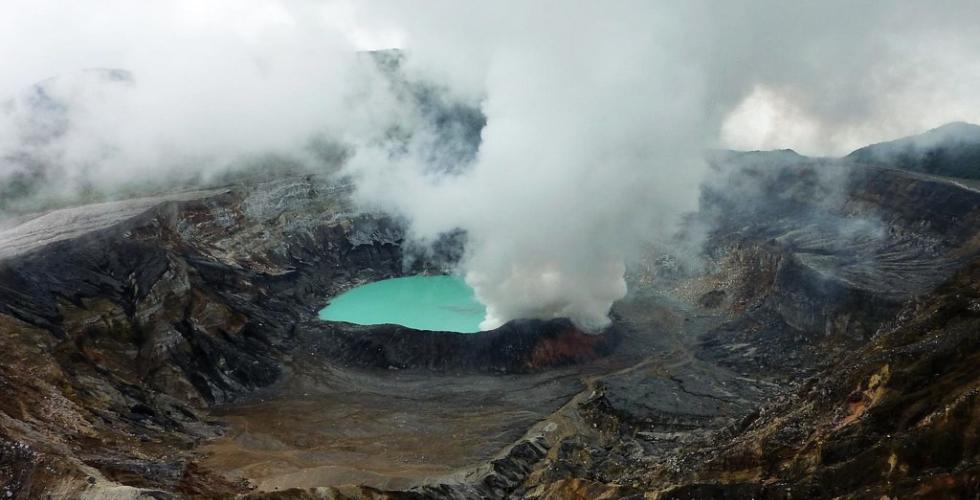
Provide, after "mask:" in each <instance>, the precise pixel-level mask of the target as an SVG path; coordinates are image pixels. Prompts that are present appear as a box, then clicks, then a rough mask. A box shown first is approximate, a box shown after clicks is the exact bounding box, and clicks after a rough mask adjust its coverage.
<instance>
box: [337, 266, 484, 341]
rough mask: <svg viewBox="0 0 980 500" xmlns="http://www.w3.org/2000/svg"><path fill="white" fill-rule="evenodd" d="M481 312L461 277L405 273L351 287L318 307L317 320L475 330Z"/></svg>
mask: <svg viewBox="0 0 980 500" xmlns="http://www.w3.org/2000/svg"><path fill="white" fill-rule="evenodd" d="M485 314H486V308H485V307H483V304H480V302H478V301H477V300H476V297H475V296H474V295H473V289H472V288H470V287H469V285H467V284H466V282H464V281H463V280H461V279H459V278H457V277H455V276H409V277H407V278H393V279H388V280H383V281H376V282H374V283H368V284H366V285H361V286H359V287H357V288H352V289H350V290H348V291H346V292H344V293H342V294H340V295H338V296H337V297H335V298H334V299H333V300H332V301H330V304H328V305H327V307H324V308H323V309H321V310H320V319H322V320H327V321H346V322H348V323H356V324H359V325H381V324H385V323H393V324H397V325H404V326H407V327H409V328H415V329H417V330H437V331H446V332H460V333H476V332H478V331H480V322H481V321H483V317H484V315H485Z"/></svg>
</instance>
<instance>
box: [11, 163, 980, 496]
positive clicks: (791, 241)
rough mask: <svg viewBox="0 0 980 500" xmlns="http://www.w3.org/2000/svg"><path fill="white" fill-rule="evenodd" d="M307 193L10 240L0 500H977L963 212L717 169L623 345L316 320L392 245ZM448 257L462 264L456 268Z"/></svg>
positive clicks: (901, 194) (241, 197)
mask: <svg viewBox="0 0 980 500" xmlns="http://www.w3.org/2000/svg"><path fill="white" fill-rule="evenodd" d="M346 193H347V187H346V186H344V185H338V184H331V183H330V182H329V181H325V180H322V179H316V178H309V177H285V178H282V179H278V180H275V181H267V182H261V183H246V184H244V185H238V186H233V187H229V188H223V189H216V190H210V191H196V192H187V193H178V194H173V195H168V196H161V197H156V198H146V199H138V200H129V201H125V202H118V203H108V204H100V205H90V206H86V207H79V208H70V209H63V210H57V211H53V212H49V213H46V214H38V215H35V216H28V217H24V218H21V219H19V220H18V221H17V222H16V223H9V224H6V225H3V226H0V227H2V228H3V229H0V356H2V357H0V359H2V364H0V394H2V397H0V499H2V498H45V496H47V495H50V496H51V497H52V498H112V499H116V498H171V497H176V498H180V497H190V496H197V497H203V498H213V497H218V498H228V497H234V496H236V495H242V496H253V497H276V498H508V497H509V498H617V497H630V496H632V497H633V498H640V497H645V498H710V497H726V498H789V497H792V498H800V497H835V496H836V497H856V498H857V497H869V496H870V497H880V496H881V495H888V496H889V497H891V498H895V497H896V496H898V497H903V498H904V497H906V496H910V495H919V496H947V497H975V496H976V495H977V493H978V488H980V486H978V472H977V470H978V468H977V467H978V465H977V464H978V460H977V455H978V451H980V447H978V445H977V442H976V441H977V440H976V436H977V432H978V430H977V424H976V422H977V421H978V419H977V416H978V407H977V403H976V401H977V399H976V394H977V393H978V390H980V386H978V384H980V380H978V379H977V370H976V369H975V367H976V366H977V364H976V363H977V361H980V358H978V356H980V354H978V350H977V347H980V345H978V343H977V342H976V339H977V336H976V333H977V331H978V330H977V326H978V325H977V324H976V323H977V319H978V318H980V306H978V304H980V302H978V300H980V299H978V297H980V291H978V289H977V283H980V279H978V276H977V271H976V270H977V269H978V267H977V266H978V259H977V255H978V254H977V252H978V249H980V234H978V229H980V193H978V192H977V191H976V190H974V189H972V188H971V187H970V185H968V184H964V183H963V182H961V181H960V180H957V179H949V178H943V177H936V176H934V175H925V174H921V173H911V172H907V171H903V170H895V169H891V168H887V166H881V165H875V166H854V165H849V164H847V163H844V162H828V161H824V160H812V159H808V158H805V157H802V156H798V155H795V154H790V153H788V152H773V153H725V154H719V156H718V157H717V158H716V159H715V172H714V178H713V182H709V183H708V184H707V185H706V186H705V189H704V191H703V196H702V204H701V210H700V212H699V213H697V214H694V215H692V218H691V220H690V222H691V223H690V225H689V227H690V228H691V229H692V232H694V231H693V229H694V228H707V229H706V230H705V232H704V234H699V235H693V234H692V238H693V237H694V236H703V238H702V239H704V240H705V242H704V244H703V245H700V246H699V248H703V250H704V258H703V259H702V261H701V262H699V263H697V265H693V264H694V263H692V262H689V261H688V260H682V259H679V258H678V257H679V256H678V255H673V254H672V253H671V252H670V251H668V250H664V249H651V251H650V255H649V258H648V259H647V260H646V261H645V262H641V263H639V264H638V265H637V266H635V267H634V268H632V269H631V270H630V273H629V276H628V281H629V285H630V295H629V297H627V298H626V299H625V300H623V301H621V302H620V303H618V304H617V305H616V306H615V307H614V310H613V319H614V321H613V326H612V327H611V328H610V329H609V330H608V331H607V332H604V333H603V334H602V335H597V336H590V335H586V334H584V333H582V332H580V331H578V330H577V329H575V327H574V326H573V325H571V323H569V322H567V321H564V320H552V321H518V322H512V323H509V324H507V325H505V326H504V327H502V328H500V329H498V330H495V331H492V332H483V333H480V334H476V335H461V334H453V333H441V332H418V331H411V330H408V329H406V328H403V327H398V326H394V325H382V326H376V327H363V326H356V325H349V324H343V323H326V322H321V321H318V320H317V319H316V311H317V310H318V309H319V308H320V306H322V304H323V303H324V301H325V300H326V299H327V298H329V297H330V296H333V295H335V294H336V293H339V292H340V291H342V290H344V289H347V288H348V287H351V286H355V285H357V284H359V283H362V282H364V281H368V280H375V279H380V278H386V277H391V276H398V275H404V274H410V273H419V272H439V271H441V270H442V267H441V263H442V262H444V260H445V259H440V258H439V257H440V256H435V258H432V259H429V260H426V261H415V262H414V264H413V265H412V267H410V268H406V267H404V266H403V259H402V230H401V228H400V227H399V225H398V224H397V223H396V222H395V221H392V220H390V219H387V218H385V217H383V216H380V215H372V214H355V213H353V212H352V211H351V209H350V207H349V206H348V204H347V201H346V200H347V195H346ZM445 248H447V249H448V250H447V255H445V256H442V257H446V258H448V259H449V260H451V259H452V256H453V255H458V253H457V252H458V248H455V249H454V245H453V244H452V243H451V242H449V243H447V245H446V246H445Z"/></svg>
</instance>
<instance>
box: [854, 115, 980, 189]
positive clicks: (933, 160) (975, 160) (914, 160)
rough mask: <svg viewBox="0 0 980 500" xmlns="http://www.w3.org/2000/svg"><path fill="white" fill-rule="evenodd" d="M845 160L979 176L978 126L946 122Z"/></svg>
mask: <svg viewBox="0 0 980 500" xmlns="http://www.w3.org/2000/svg"><path fill="white" fill-rule="evenodd" d="M844 159H845V160H849V161H852V162H854V163H857V164H862V165H879V166H890V167H893V168H901V169H905V170H910V171H914V172H921V173H924V174H930V175H941V176H947V177H958V178H962V179H980V126H978V125H974V124H972V123H963V122H954V123H948V124H946V125H943V126H941V127H936V128H934V129H932V130H929V131H927V132H923V133H921V134H918V135H913V136H910V137H903V138H901V139H895V140H893V141H888V142H882V143H878V144H872V145H869V146H865V147H863V148H860V149H857V150H855V151H854V152H852V153H850V154H848V155H847V156H845V157H844Z"/></svg>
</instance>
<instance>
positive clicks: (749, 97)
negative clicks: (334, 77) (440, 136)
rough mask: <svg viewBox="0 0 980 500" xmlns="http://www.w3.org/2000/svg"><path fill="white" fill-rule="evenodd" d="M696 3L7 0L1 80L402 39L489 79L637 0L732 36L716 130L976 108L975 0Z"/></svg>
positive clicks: (879, 124)
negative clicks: (512, 42) (806, 81)
mask: <svg viewBox="0 0 980 500" xmlns="http://www.w3.org/2000/svg"><path fill="white" fill-rule="evenodd" d="M692 3H697V4H698V5H701V6H702V7H703V8H700V9H678V8H676V6H673V5H672V4H674V2H636V3H631V2H592V3H589V2H582V1H562V2H542V1H539V2H452V1H419V2H387V1H380V2H376V1H375V2H372V1H370V0H366V1H350V0H339V1H330V0H325V1H322V2H321V1H312V0H294V1H289V0H212V1H208V0H168V1H160V2H133V1H127V0H82V1H73V2H64V1H60V0H5V1H4V2H2V3H0V61H3V62H2V63H0V64H2V67H0V68H2V70H0V95H11V94H12V93H14V92H16V91H17V90H19V89H22V88H24V87H25V86H27V85H30V84H31V83H34V82H36V81H38V80H41V79H44V78H47V77H50V76H55V75H61V74H65V73H71V72H72V71H76V70H78V69H80V68H89V67H122V68H127V69H131V70H133V71H139V70H140V69H141V68H144V67H146V66H148V65H164V66H167V65H171V64H174V65H176V66H177V67H179V65H177V64H176V63H177V61H175V60H179V59H184V60H192V59H201V58H203V59H204V60H206V58H208V57H212V56H221V55H222V54H226V53H241V54H248V53H250V52H254V56H255V57H256V61H257V63H259V61H260V60H261V58H263V57H266V58H268V57H274V55H275V53H276V51H277V50H283V51H295V50H310V51H312V52H315V51H317V50H319V51H321V52H323V53H333V51H334V50H335V49H337V48H340V47H347V48H350V49H375V48H389V47H403V48H406V49H409V50H416V51H418V52H420V54H421V57H422V58H423V59H425V58H427V59H430V60H433V59H435V62H434V63H430V64H444V65H445V66H446V68H448V69H447V71H448V72H454V71H455V72H456V73H457V74H456V75H455V76H456V77H460V75H466V78H477V79H479V78H482V77H483V76H485V75H482V74H480V72H479V71H474V70H473V68H472V67H465V68H460V66H467V65H468V64H469V63H468V62H465V61H466V60H467V59H469V60H471V61H470V62H472V61H477V62H478V63H480V64H487V65H489V64H490V63H489V58H491V57H493V56H490V55H488V54H489V53H490V52H493V51H494V50H497V49H499V48H500V45H501V42H506V40H505V36H504V35H506V36H507V37H511V36H512V35H513V37H512V38H515V39H517V38H519V39H520V40H521V43H526V44H529V45H535V44H540V43H546V42H547V39H548V37H549V36H550V35H549V34H550V33H552V32H553V31H554V30H555V28H556V26H557V27H560V26H561V25H563V24H567V25H569V26H574V25H575V24H576V22H577V21H576V20H575V17H576V16H578V15H580V14H581V13H585V12H587V13H588V15H590V16H594V18H593V19H592V23H593V24H602V23H613V24H615V23H616V22H622V18H621V17H618V16H621V14H622V11H624V10H630V9H634V10H636V16H637V17H638V18H639V19H643V18H644V17H651V18H652V17H657V16H668V17H669V16H671V15H674V16H675V18H676V19H675V20H676V22H677V23H680V24H685V23H686V24H688V28H689V29H690V33H691V40H688V42H690V44H691V45H692V46H696V45H698V44H699V43H703V42H704V41H703V40H696V39H695V38H704V37H708V38H710V37H711V36H712V35H711V32H714V33H715V34H716V35H717V36H716V37H715V38H716V39H715V41H716V42H717V43H718V46H716V47H713V48H712V49H711V50H712V51H713V52H714V54H712V55H711V56H710V57H713V58H716V59H724V58H725V52H726V50H728V51H730V53H731V56H732V57H733V58H736V59H737V60H735V61H728V62H724V61H718V60H716V61H714V62H715V63H718V67H719V68H721V67H725V71H727V72H729V73H731V76H732V88H736V87H737V88H738V90H737V91H736V93H738V94H739V100H740V102H739V103H738V105H737V106H735V107H734V108H732V107H731V106H728V105H727V103H726V106H727V109H726V113H731V116H730V117H729V120H728V121H727V122H721V124H722V125H723V127H722V128H721V129H720V135H719V139H720V141H721V143H720V144H721V145H729V146H732V147H738V148H776V147H795V148H797V149H799V150H802V151H805V152H810V153H814V154H841V153H844V152H846V151H847V150H849V149H851V148H853V147H857V146H860V145H862V144H864V143H867V142H871V141H875V140H882V139H885V138H888V137H891V136H894V135H899V134H904V133H911V132H914V131H917V130H920V129H922V128H924V127H932V126H936V125H939V124H941V123H944V122H948V121H953V120H968V121H980V111H978V109H980V98H978V95H977V94H978V91H977V90H976V89H977V88H980V84H978V83H980V48H978V47H980V35H978V29H980V28H978V27H977V26H978V25H980V22H977V19H980V17H978V16H980V12H978V7H977V5H978V4H980V3H978V2H973V1H955V0H954V1H946V2H939V3H931V2H836V1H829V2H828V1H824V2H768V1H756V2H734V3H733V2H721V1H718V2H706V3H703V4H701V3H698V2H692ZM658 4H659V6H660V7H658ZM679 10H688V11H693V10H699V12H697V13H695V14H692V13H691V12H678V11H679ZM542 11H544V12H550V15H546V16H542V15H541V14H542ZM604 16H605V17H604ZM712 17H714V18H715V19H710V18H712ZM540 23H548V24H549V25H550V26H542V25H540ZM653 24H654V23H650V25H651V26H652V25H653ZM625 29H635V27H632V26H631V27H626V28H625ZM522 31H532V32H535V31H536V32H539V33H541V34H542V36H541V37H538V38H535V37H533V36H524V34H522V33H521V32H522ZM706 32H707V33H706ZM593 42H594V43H595V44H596V45H597V46H601V45H602V41H599V40H595V41H593ZM641 43H642V42H641ZM495 44H496V45H497V46H496V47H495V46H494V45H495ZM847 44H853V46H852V47H850V50H845V49H843V48H842V45H847ZM440 45H442V47H440ZM317 46H319V47H317ZM299 47H303V49H300V48H299ZM674 49H675V50H688V49H687V48H680V47H675V48H674ZM697 57H705V56H704V54H703V53H702V54H700V55H698V56H697ZM793 59H797V61H796V63H795V64H794V63H793V61H792V60H793ZM882 59H884V64H883V63H882ZM311 61H313V59H311ZM460 61H464V62H463V63H461V62H460ZM319 62H320V63H323V64H326V65H328V64H329V62H328V61H325V60H322V59H321V60H320V61H319ZM731 64H742V65H744V66H745V67H746V68H751V69H752V71H755V72H757V76H759V78H757V80H758V82H756V83H755V84H754V85H752V86H751V89H750V90H749V91H748V92H747V93H746V92H745V91H744V88H743V87H744V85H743V81H742V80H744V79H745V77H744V76H743V75H740V74H738V73H739V71H737V70H732V69H731ZM766 66H769V69H768V70H767V69H765V68H766ZM660 70H661V71H675V70H677V68H660ZM787 71H797V72H798V73H799V75H800V76H801V77H805V78H810V79H826V80H828V83H827V84H826V85H823V86H820V88H819V89H818V91H814V90H815V89H816V87H818V86H815V85H809V86H808V85H798V82H794V81H793V77H792V76H790V77H787V74H786V72H787ZM861 71H869V73H868V74H865V75H862V77H861V78H858V77H853V78H850V79H851V80H852V81H854V82H860V84H861V85H864V86H865V90H867V89H869V88H872V87H874V90H875V94H874V95H869V94H868V93H866V92H865V93H864V94H862V95H856V94H860V93H854V94H855V95H848V91H849V90H853V89H854V88H855V87H854V85H853V84H852V83H850V82H848V81H847V80H848V79H849V73H851V72H861ZM870 71H874V73H870ZM474 75H475V76H474ZM302 76H303V75H301V74H298V75H296V77H297V78H302ZM766 80H768V81H766ZM470 83H472V82H470ZM483 83H484V82H481V81H478V82H477V83H476V85H482V84H483ZM713 85H719V84H718V83H713ZM723 85H724V82H722V83H721V84H720V86H723ZM808 87H809V88H808ZM872 97H873V98H875V102H874V104H873V105H869V104H868V103H867V101H869V100H870V98H872ZM815 100H820V101H822V102H814V101H815ZM861 100H864V101H866V102H864V103H862V102H861ZM732 109H734V111H732ZM849 114H850V115H853V116H848V115H849ZM855 117H856V118H855Z"/></svg>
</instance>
